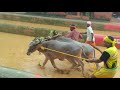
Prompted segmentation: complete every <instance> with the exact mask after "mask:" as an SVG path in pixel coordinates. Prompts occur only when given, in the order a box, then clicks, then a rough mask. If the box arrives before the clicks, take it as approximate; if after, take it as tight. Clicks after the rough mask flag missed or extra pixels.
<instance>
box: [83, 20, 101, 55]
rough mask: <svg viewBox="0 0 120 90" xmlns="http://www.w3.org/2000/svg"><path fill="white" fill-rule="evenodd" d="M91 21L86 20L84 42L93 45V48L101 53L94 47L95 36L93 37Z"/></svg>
mask: <svg viewBox="0 0 120 90" xmlns="http://www.w3.org/2000/svg"><path fill="white" fill-rule="evenodd" d="M91 24H92V23H91V21H87V32H86V33H87V39H86V42H85V43H88V44H90V45H91V46H93V47H94V48H95V49H97V50H98V51H100V52H101V53H102V51H101V50H100V49H99V48H97V47H96V44H95V37H94V32H93V29H92V27H91Z"/></svg>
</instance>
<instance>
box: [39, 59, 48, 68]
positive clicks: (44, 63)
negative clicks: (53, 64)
mask: <svg viewBox="0 0 120 90" xmlns="http://www.w3.org/2000/svg"><path fill="white" fill-rule="evenodd" d="M48 60H49V59H48V58H46V59H45V61H44V62H43V65H42V66H41V69H44V68H45V65H46V63H47V62H48Z"/></svg>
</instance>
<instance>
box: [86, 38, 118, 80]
mask: <svg viewBox="0 0 120 90" xmlns="http://www.w3.org/2000/svg"><path fill="white" fill-rule="evenodd" d="M115 43H116V41H115V40H114V38H113V37H112V36H106V37H105V38H104V46H105V47H107V48H106V49H105V51H104V52H103V53H102V55H101V57H100V58H99V59H96V60H86V61H87V62H90V63H93V62H95V63H100V62H104V66H103V67H101V68H100V69H99V70H96V71H94V72H93V74H92V75H91V76H90V77H91V78H113V77H114V76H115V74H116V72H117V69H118V65H117V63H118V50H117V48H116V47H115Z"/></svg>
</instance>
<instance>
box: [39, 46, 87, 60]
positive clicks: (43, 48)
mask: <svg viewBox="0 0 120 90" xmlns="http://www.w3.org/2000/svg"><path fill="white" fill-rule="evenodd" d="M40 48H41V49H42V50H45V49H46V50H50V51H53V52H58V53H61V54H64V55H67V56H71V57H75V58H79V59H82V60H89V59H86V58H81V57H78V56H75V55H71V54H67V53H64V52H60V51H57V50H53V49H50V48H46V47H43V46H41V47H40Z"/></svg>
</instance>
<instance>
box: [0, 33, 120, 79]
mask: <svg viewBox="0 0 120 90" xmlns="http://www.w3.org/2000/svg"><path fill="white" fill-rule="evenodd" d="M33 38H34V37H29V36H23V35H16V34H8V33H2V32H0V65H1V66H7V67H12V68H16V69H19V70H24V71H28V72H31V73H35V74H40V75H42V76H46V77H50V78H83V76H82V74H81V72H78V71H76V70H74V71H72V72H71V73H70V74H60V73H58V72H56V71H55V69H54V68H53V67H52V65H51V63H50V62H49V61H48V63H47V64H46V68H45V69H44V70H43V69H40V67H39V66H38V63H41V64H42V63H43V61H44V58H45V57H44V55H39V53H38V52H37V51H36V52H34V53H33V54H31V56H27V55H26V51H27V49H28V44H29V42H30V41H31V40H32V39H33ZM99 48H100V49H102V50H104V49H105V48H104V47H99ZM119 53H120V51H119ZM96 54H97V58H98V57H99V56H100V53H99V52H98V51H96ZM119 58H120V56H119ZM55 61H56V65H57V66H58V67H59V68H62V69H66V68H69V67H70V66H71V64H70V63H69V62H68V61H66V60H65V61H59V60H57V59H56V60H55ZM84 63H85V75H86V77H88V75H90V74H91V71H92V70H94V69H95V64H90V63H89V64H88V63H86V62H84ZM102 64H103V63H101V64H100V65H102ZM115 77H120V72H118V73H117V74H116V76H115Z"/></svg>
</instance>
